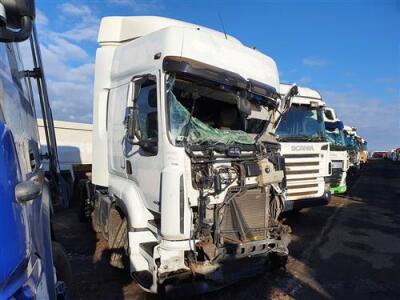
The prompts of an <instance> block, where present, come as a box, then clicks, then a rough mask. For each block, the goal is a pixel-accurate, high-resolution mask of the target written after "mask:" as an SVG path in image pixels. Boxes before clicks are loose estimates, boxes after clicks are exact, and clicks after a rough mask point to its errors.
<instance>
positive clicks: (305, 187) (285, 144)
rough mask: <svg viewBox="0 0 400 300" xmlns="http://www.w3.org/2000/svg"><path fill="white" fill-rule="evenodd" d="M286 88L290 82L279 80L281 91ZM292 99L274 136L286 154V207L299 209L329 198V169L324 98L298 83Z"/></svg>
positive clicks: (283, 91) (288, 209)
mask: <svg viewBox="0 0 400 300" xmlns="http://www.w3.org/2000/svg"><path fill="white" fill-rule="evenodd" d="M289 88H290V85H288V84H281V93H282V94H285V93H286V92H287V91H288V89H289ZM291 101H292V104H291V107H290V109H289V110H288V111H287V112H286V114H284V115H283V117H282V120H281V122H280V124H279V126H278V128H277V130H276V137H277V139H278V140H279V142H280V146H281V150H280V153H281V154H282V155H283V156H284V158H285V169H286V170H285V175H286V185H287V195H286V200H285V211H298V210H300V209H302V208H305V207H311V206H318V205H325V204H327V203H328V202H329V200H330V197H331V195H330V186H329V176H330V175H332V173H331V162H330V153H329V143H328V141H327V139H326V135H325V124H324V107H325V102H324V101H323V100H322V97H321V95H320V94H319V93H318V92H317V91H315V90H312V89H309V88H306V87H299V88H298V94H297V95H296V96H295V97H293V98H292V100H291Z"/></svg>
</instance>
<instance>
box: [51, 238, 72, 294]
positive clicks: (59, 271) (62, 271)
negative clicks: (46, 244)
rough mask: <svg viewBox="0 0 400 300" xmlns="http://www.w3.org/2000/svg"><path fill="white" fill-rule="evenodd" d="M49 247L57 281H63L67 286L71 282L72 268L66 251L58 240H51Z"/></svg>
mask: <svg viewBox="0 0 400 300" xmlns="http://www.w3.org/2000/svg"><path fill="white" fill-rule="evenodd" d="M51 247H52V252H53V264H54V268H55V269H56V276H57V281H63V282H64V283H65V285H66V286H67V288H68V287H70V285H71V283H72V270H71V264H70V263H69V258H68V256H67V253H66V252H65V249H64V247H63V246H62V245H61V244H60V243H58V242H54V241H53V242H51Z"/></svg>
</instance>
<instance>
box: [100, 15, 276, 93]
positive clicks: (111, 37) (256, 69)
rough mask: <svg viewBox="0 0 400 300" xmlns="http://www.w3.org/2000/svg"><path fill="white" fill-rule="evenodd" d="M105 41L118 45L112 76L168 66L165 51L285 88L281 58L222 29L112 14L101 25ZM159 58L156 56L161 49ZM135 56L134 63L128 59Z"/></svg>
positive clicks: (115, 78) (123, 77)
mask: <svg viewBox="0 0 400 300" xmlns="http://www.w3.org/2000/svg"><path fill="white" fill-rule="evenodd" d="M99 43H100V45H101V46H102V47H109V46H114V47H115V53H114V55H113V62H112V67H111V80H112V81H113V82H120V81H124V80H127V78H128V76H129V75H130V74H137V73H140V72H145V71H147V70H151V69H155V68H156V69H162V67H163V66H162V63H163V61H164V58H165V57H168V56H174V57H184V58H188V59H192V60H194V61H198V62H201V63H205V64H209V65H212V66H214V67H217V68H221V69H224V70H227V71H230V72H234V73H236V74H238V75H240V76H241V77H243V78H244V79H246V80H249V79H252V80H255V81H259V82H262V83H263V84H267V85H269V86H271V87H273V88H274V89H275V90H276V92H277V93H279V74H278V70H277V67H276V63H275V61H274V60H273V59H272V58H270V57H268V56H267V55H264V54H263V53H261V52H259V51H258V50H255V49H253V48H249V47H247V46H244V45H243V44H242V43H241V42H240V41H239V40H237V39H236V38H234V37H231V36H227V38H225V35H224V34H223V33H221V32H218V31H215V30H212V29H209V28H206V27H202V26H198V25H194V24H190V23H186V22H182V21H178V20H173V19H167V18H161V17H150V16H148V17H147V16H146V17H107V18H103V19H102V21H101V25H100V33H99ZM156 54H159V55H160V56H159V58H158V59H155V58H154V57H155V55H156ZM128 61H134V63H127V62H128Z"/></svg>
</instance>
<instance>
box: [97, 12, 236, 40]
mask: <svg viewBox="0 0 400 300" xmlns="http://www.w3.org/2000/svg"><path fill="white" fill-rule="evenodd" d="M170 26H175V27H186V28H194V29H200V30H202V31H206V32H208V33H209V34H211V35H215V36H217V37H220V38H224V39H225V34H224V33H222V32H219V31H216V30H213V29H210V28H207V27H204V26H199V25H196V24H191V23H187V22H183V21H180V20H175V19H170V18H164V17H158V16H133V17H118V16H113V17H104V18H103V19H102V20H101V24H100V29H99V35H98V38H97V41H98V42H99V43H100V44H106V43H113V44H115V43H124V42H127V41H130V40H134V39H136V38H139V37H141V36H144V35H147V34H150V33H152V32H155V31H158V30H161V29H164V28H166V27H170ZM227 38H228V39H229V40H230V41H232V42H235V43H239V44H241V43H240V41H239V40H238V39H236V38H235V37H233V36H231V35H227Z"/></svg>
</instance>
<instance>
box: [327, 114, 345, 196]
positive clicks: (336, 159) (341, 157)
mask: <svg viewBox="0 0 400 300" xmlns="http://www.w3.org/2000/svg"><path fill="white" fill-rule="evenodd" d="M324 117H325V133H326V137H327V139H328V141H329V144H330V159H331V163H332V175H331V176H330V177H329V183H330V186H331V189H330V190H331V193H332V194H342V193H345V192H346V190H347V184H346V175H347V170H348V168H349V154H348V153H347V147H346V143H345V140H344V132H343V128H344V125H343V122H342V121H340V120H339V119H338V118H337V117H336V113H335V110H334V109H333V108H328V107H325V109H324Z"/></svg>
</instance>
